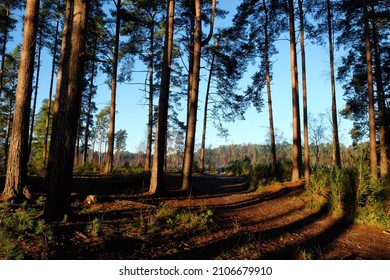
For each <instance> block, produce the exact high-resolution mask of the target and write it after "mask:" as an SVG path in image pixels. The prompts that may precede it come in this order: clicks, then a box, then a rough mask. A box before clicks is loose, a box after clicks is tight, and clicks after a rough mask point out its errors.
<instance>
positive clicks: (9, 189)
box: [3, 0, 39, 198]
mask: <svg viewBox="0 0 390 280" xmlns="http://www.w3.org/2000/svg"><path fill="white" fill-rule="evenodd" d="M38 15H39V0H27V1H26V15H25V17H24V31H23V42H22V50H21V56H20V66H19V73H18V85H17V88H16V101H15V110H14V117H13V126H12V135H11V144H10V147H9V152H8V163H7V173H6V181H5V188H4V191H3V194H4V195H5V196H7V197H11V198H18V197H20V196H21V195H22V190H23V187H24V186H25V185H26V181H27V162H28V156H29V155H28V136H29V119H30V111H31V110H30V104H31V95H32V83H33V77H34V61H35V47H36V36H37V31H38Z"/></svg>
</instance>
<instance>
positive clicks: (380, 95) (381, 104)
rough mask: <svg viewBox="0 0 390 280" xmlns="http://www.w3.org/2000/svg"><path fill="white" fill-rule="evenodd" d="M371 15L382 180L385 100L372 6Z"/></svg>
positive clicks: (385, 162)
mask: <svg viewBox="0 0 390 280" xmlns="http://www.w3.org/2000/svg"><path fill="white" fill-rule="evenodd" d="M371 9H372V14H373V17H372V18H373V19H372V20H373V23H372V33H373V36H372V37H373V47H374V62H375V79H376V87H377V102H378V123H379V154H380V163H379V164H380V174H381V178H384V177H386V176H387V174H388V156H387V147H386V142H387V139H386V138H387V137H386V135H387V131H386V130H387V129H386V127H387V126H388V123H387V120H386V115H387V112H386V111H387V108H386V98H385V91H384V88H383V78H382V62H381V55H380V48H379V39H378V31H377V28H376V22H375V11H374V5H372V6H371Z"/></svg>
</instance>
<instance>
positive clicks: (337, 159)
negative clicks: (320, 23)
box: [326, 0, 341, 167]
mask: <svg viewBox="0 0 390 280" xmlns="http://www.w3.org/2000/svg"><path fill="white" fill-rule="evenodd" d="M326 8H327V28H328V42H329V62H330V63H329V65H330V82H331V89H332V135H333V153H332V154H333V165H334V166H338V167H341V156H340V142H339V128H338V121H337V102H336V79H335V74H334V72H335V71H334V50H333V27H332V6H331V1H330V0H327V1H326Z"/></svg>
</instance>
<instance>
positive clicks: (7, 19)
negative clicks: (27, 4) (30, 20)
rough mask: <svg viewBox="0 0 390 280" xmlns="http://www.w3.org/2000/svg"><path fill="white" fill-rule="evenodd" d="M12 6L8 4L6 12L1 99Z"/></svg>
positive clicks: (0, 67)
mask: <svg viewBox="0 0 390 280" xmlns="http://www.w3.org/2000/svg"><path fill="white" fill-rule="evenodd" d="M9 10H10V5H9V3H8V6H7V8H6V11H5V28H4V39H3V45H2V46H1V66H0V98H1V94H2V91H3V82H4V67H5V57H6V53H7V43H8V33H9V28H8V25H9V14H10V11H9Z"/></svg>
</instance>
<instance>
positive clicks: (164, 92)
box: [149, 0, 175, 194]
mask: <svg viewBox="0 0 390 280" xmlns="http://www.w3.org/2000/svg"><path fill="white" fill-rule="evenodd" d="M174 17H175V0H169V1H168V5H167V28H166V31H165V43H164V55H163V65H162V67H163V69H162V74H161V84H160V97H159V102H158V116H157V125H156V140H155V148H154V157H153V167H152V175H151V178H150V188H149V193H150V194H154V193H157V192H160V191H161V188H162V184H163V173H164V157H165V147H166V138H167V129H168V101H169V82H170V79H171V60H172V49H173V30H174V26H173V24H174Z"/></svg>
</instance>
